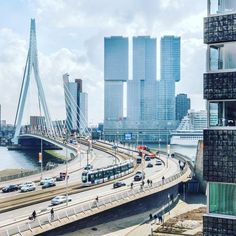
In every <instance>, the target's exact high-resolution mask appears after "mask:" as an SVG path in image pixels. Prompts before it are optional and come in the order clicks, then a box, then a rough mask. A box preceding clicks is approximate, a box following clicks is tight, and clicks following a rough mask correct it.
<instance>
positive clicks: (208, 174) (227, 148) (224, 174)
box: [203, 129, 236, 183]
mask: <svg viewBox="0 0 236 236" xmlns="http://www.w3.org/2000/svg"><path fill="white" fill-rule="evenodd" d="M203 135H204V139H203V140H204V149H203V177H204V179H205V180H206V181H211V182H228V183H236V130H231V129H224V130H222V129H205V130H204V132H203Z"/></svg>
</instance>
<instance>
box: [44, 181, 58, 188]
mask: <svg viewBox="0 0 236 236" xmlns="http://www.w3.org/2000/svg"><path fill="white" fill-rule="evenodd" d="M54 186H56V184H55V183H54V182H46V183H45V184H44V185H43V186H42V189H43V188H50V187H54Z"/></svg>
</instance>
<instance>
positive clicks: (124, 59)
mask: <svg viewBox="0 0 236 236" xmlns="http://www.w3.org/2000/svg"><path fill="white" fill-rule="evenodd" d="M104 80H105V97H104V100H105V107H104V119H105V121H107V120H108V121H109V120H110V121H117V120H119V119H122V118H123V96H124V88H123V87H124V82H126V81H127V80H128V38H123V37H121V36H113V37H109V38H105V39H104Z"/></svg>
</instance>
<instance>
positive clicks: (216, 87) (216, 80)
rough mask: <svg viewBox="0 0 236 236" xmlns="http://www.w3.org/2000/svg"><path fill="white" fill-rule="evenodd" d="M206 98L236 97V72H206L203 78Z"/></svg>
mask: <svg viewBox="0 0 236 236" xmlns="http://www.w3.org/2000/svg"><path fill="white" fill-rule="evenodd" d="M203 94H204V99H207V100H220V99H236V70H235V72H224V73H222V72H221V73H205V74H204V80H203Z"/></svg>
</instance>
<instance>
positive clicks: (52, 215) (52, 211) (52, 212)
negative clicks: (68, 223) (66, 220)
mask: <svg viewBox="0 0 236 236" xmlns="http://www.w3.org/2000/svg"><path fill="white" fill-rule="evenodd" d="M50 213H51V221H53V220H54V210H53V208H52V209H51V211H50Z"/></svg>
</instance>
